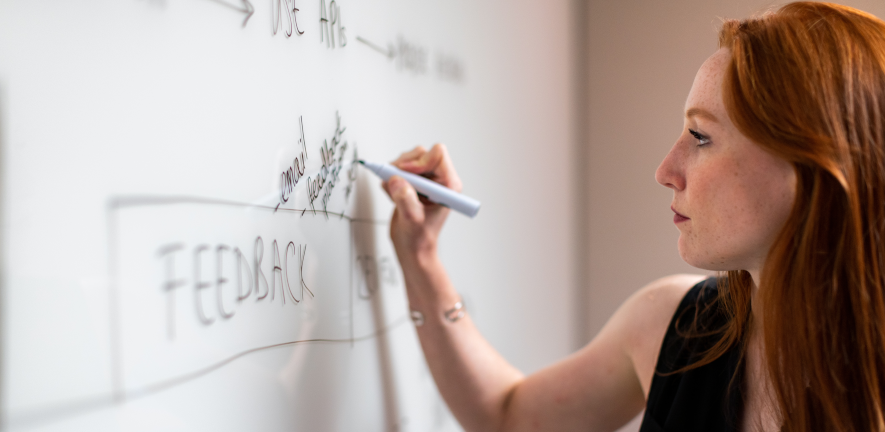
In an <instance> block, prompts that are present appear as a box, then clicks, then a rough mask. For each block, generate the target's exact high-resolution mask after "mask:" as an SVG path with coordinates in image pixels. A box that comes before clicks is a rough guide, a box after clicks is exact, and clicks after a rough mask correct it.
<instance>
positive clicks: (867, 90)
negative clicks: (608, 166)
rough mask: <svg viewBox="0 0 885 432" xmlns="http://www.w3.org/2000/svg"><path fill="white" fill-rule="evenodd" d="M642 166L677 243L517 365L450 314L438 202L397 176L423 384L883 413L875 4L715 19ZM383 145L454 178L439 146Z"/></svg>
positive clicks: (766, 415) (486, 413)
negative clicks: (525, 371) (668, 206)
mask: <svg viewBox="0 0 885 432" xmlns="http://www.w3.org/2000/svg"><path fill="white" fill-rule="evenodd" d="M719 40H720V49H719V50H718V51H717V52H716V53H714V54H713V55H712V56H711V57H710V58H709V59H708V60H707V61H706V62H705V63H704V64H703V66H701V68H700V70H699V71H698V74H697V76H696V78H695V81H694V84H693V85H692V88H691V91H690V93H689V95H688V99H687V101H686V106H685V121H684V128H683V133H682V135H681V136H680V137H679V138H678V140H677V141H676V143H675V145H674V146H673V148H672V149H671V150H670V152H669V154H668V155H667V156H666V158H665V159H664V161H663V162H662V163H661V165H660V167H659V168H658V170H657V172H656V179H657V181H658V182H659V183H660V184H662V185H664V186H666V187H668V188H670V189H672V190H673V202H672V210H673V212H674V214H675V215H674V223H675V224H676V226H677V228H678V229H679V231H680V237H679V252H680V255H681V256H682V258H683V259H684V260H685V261H686V262H688V263H689V264H691V265H694V266H696V267H699V268H703V269H708V270H716V271H722V272H727V273H724V275H723V276H722V277H720V278H718V279H712V280H707V281H702V280H701V279H702V278H700V277H696V276H686V275H681V276H672V277H668V278H664V279H661V280H658V281H655V282H652V283H651V284H649V285H648V286H646V287H644V288H642V289H641V290H640V291H639V292H637V293H636V294H635V295H633V296H632V297H631V298H630V299H628V300H627V301H626V302H625V303H624V304H623V305H622V306H621V307H620V309H619V310H618V311H617V312H616V313H615V314H614V316H612V317H611V319H610V320H609V322H608V323H607V324H606V326H605V327H604V328H603V329H602V331H601V332H600V333H599V334H598V335H597V336H596V337H595V338H594V339H593V341H592V342H591V343H590V344H589V345H587V346H586V347H585V348H583V349H582V350H580V351H579V352H577V353H575V354H573V355H572V356H570V357H568V358H566V359H565V360H563V361H561V362H560V363H558V364H555V365H553V366H551V367H549V368H547V369H544V370H542V371H540V372H537V373H535V374H533V375H531V376H528V377H524V376H523V375H522V374H520V372H518V371H517V370H515V369H514V368H513V367H512V366H510V365H508V364H507V363H506V361H505V360H504V359H502V358H501V357H500V356H499V355H498V354H497V353H496V352H495V351H494V349H493V348H491V347H490V346H489V345H488V344H487V343H486V342H485V340H484V339H483V338H482V336H481V335H480V334H479V333H478V332H477V330H476V328H475V327H474V326H473V324H472V322H471V321H470V317H469V315H464V316H463V317H462V318H461V319H457V318H458V316H459V312H460V311H459V310H455V309H456V308H455V307H454V305H456V304H457V303H458V302H459V297H458V294H457V292H456V290H455V288H454V287H452V285H451V283H450V282H449V279H448V277H447V276H446V273H445V271H444V269H443V267H442V265H441V264H440V262H439V259H438V257H437V255H436V241H437V236H438V234H439V231H440V228H441V227H442V225H443V222H444V221H445V218H446V215H447V214H448V210H447V209H445V208H442V207H440V206H437V205H433V204H430V203H426V202H421V201H419V199H418V198H417V197H416V194H415V191H414V190H413V189H412V188H411V187H410V186H409V185H408V184H407V183H406V182H405V181H403V180H402V179H399V178H392V179H391V180H390V181H389V182H387V183H386V184H385V185H384V187H385V189H386V190H387V192H388V194H389V195H390V197H391V198H392V199H393V201H394V202H395V204H396V210H395V212H394V216H393V220H392V222H391V237H392V239H393V242H394V245H395V247H396V250H397V254H398V256H399V259H400V263H401V265H402V268H403V272H404V276H405V280H406V287H407V292H408V297H409V302H410V306H411V308H412V309H413V310H415V311H417V312H418V313H417V314H416V315H418V316H423V318H424V319H423V321H424V322H423V325H420V326H418V327H417V331H418V335H419V337H420V339H421V345H422V347H423V349H424V352H425V355H426V358H427V362H428V364H429V366H430V369H431V371H432V373H433V376H434V378H435V379H436V382H437V385H438V387H439V389H440V392H441V393H442V395H443V397H444V398H445V400H446V402H447V403H448V405H449V407H450V408H451V410H452V412H453V413H454V414H455V416H456V417H457V418H458V420H459V421H460V422H461V424H462V425H463V426H464V428H465V429H467V430H470V431H474V430H475V431H495V430H538V431H541V430H543V431H554V430H582V431H585V430H613V429H616V428H618V427H619V426H620V425H622V424H623V423H625V422H626V421H628V420H629V419H630V418H631V417H633V416H634V415H636V413H638V412H639V411H640V410H642V409H643V407H645V408H646V414H645V418H644V419H643V424H642V430H643V431H660V430H669V431H690V430H698V431H711V430H742V431H756V430H761V431H774V430H786V431H808V430H827V431H829V430H833V431H873V430H878V431H883V430H885V412H883V411H885V410H883V403H885V242H883V240H885V239H883V235H885V23H883V22H882V21H880V20H878V19H876V18H875V17H873V16H871V15H868V14H865V13H863V12H860V11H857V10H854V9H850V8H847V7H843V6H838V5H831V4H823V3H804V2H801V3H792V4H789V5H786V6H784V7H782V8H781V9H780V10H778V11H777V12H774V13H770V14H766V15H764V16H762V17H760V18H754V19H749V20H745V21H740V22H738V21H726V22H725V23H724V25H723V28H722V30H721V31H720V35H719ZM395 164H396V165H397V166H399V167H400V168H402V169H405V170H408V171H412V172H418V173H430V174H431V175H432V177H433V178H434V179H435V180H436V181H438V182H440V183H442V184H444V185H447V186H449V187H451V188H453V189H456V190H460V187H461V183H460V180H459V179H458V176H457V174H456V173H455V170H454V168H453V167H452V163H451V161H450V160H449V157H448V155H447V154H446V150H445V148H444V147H442V146H440V145H437V146H434V147H433V148H432V149H431V150H430V151H425V150H424V149H422V148H417V149H415V150H413V151H411V152H408V153H406V154H403V155H402V156H401V157H400V158H399V159H398V160H397V161H396V162H395Z"/></svg>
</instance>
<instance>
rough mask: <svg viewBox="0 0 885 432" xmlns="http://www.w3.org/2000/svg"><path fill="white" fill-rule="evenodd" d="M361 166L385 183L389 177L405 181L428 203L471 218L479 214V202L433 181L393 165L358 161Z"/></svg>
mask: <svg viewBox="0 0 885 432" xmlns="http://www.w3.org/2000/svg"><path fill="white" fill-rule="evenodd" d="M359 162H360V163H361V164H362V165H363V166H365V167H366V168H368V169H369V171H372V172H373V173H375V174H376V175H378V177H381V179H382V180H384V181H387V179H389V178H390V177H391V176H400V177H402V178H403V179H404V180H405V181H407V182H408V183H409V184H410V185H412V187H413V188H415V190H416V191H418V193H419V194H421V195H424V196H425V197H427V199H429V200H430V201H433V202H435V203H437V204H440V205H444V206H446V207H448V208H450V209H452V210H455V211H457V212H460V213H463V214H465V215H467V216H470V217H471V218H472V217H474V216H476V213H478V212H479V206H480V203H479V201H477V200H475V199H473V198H470V197H469V196H466V195H462V194H459V193H458V192H455V191H453V190H451V189H449V188H447V187H445V186H443V185H441V184H439V183H437V182H435V181H433V180H430V179H427V178H424V177H421V176H419V175H417V174H412V173H410V172H406V171H403V170H401V169H399V168H396V167H394V166H393V165H388V164H375V163H371V162H366V161H362V160H361V161H359Z"/></svg>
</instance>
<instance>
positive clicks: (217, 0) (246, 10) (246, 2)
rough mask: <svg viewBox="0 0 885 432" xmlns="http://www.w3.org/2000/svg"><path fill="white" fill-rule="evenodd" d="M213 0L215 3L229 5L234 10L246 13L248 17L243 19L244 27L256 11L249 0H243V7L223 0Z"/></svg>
mask: <svg viewBox="0 0 885 432" xmlns="http://www.w3.org/2000/svg"><path fill="white" fill-rule="evenodd" d="M212 1H214V2H215V3H218V4H220V5H222V6H227V7H229V8H231V9H233V10H236V11H238V12H242V13H244V14H246V18H245V19H244V20H243V27H246V23H247V22H248V21H249V18H251V17H252V14H253V13H255V8H254V7H252V3H249V0H242V2H243V7H238V6H234V5H232V4H230V3H227V2H225V1H222V0H212Z"/></svg>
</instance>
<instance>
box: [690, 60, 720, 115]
mask: <svg viewBox="0 0 885 432" xmlns="http://www.w3.org/2000/svg"><path fill="white" fill-rule="evenodd" d="M730 60H731V51H729V50H728V49H726V48H720V49H719V51H716V52H715V53H714V54H713V55H712V56H710V57H709V58H708V59H707V61H705V62H704V64H703V65H701V68H700V69H699V70H698V73H697V75H695V77H694V83H693V84H692V86H691V91H689V93H688V99H687V100H686V101H685V109H686V111H688V110H689V109H692V108H702V109H704V110H707V111H710V112H711V113H712V114H714V115H715V116H716V117H718V118H722V117H721V115H723V114H725V103H724V102H723V101H722V80H723V79H724V77H725V68H726V66H728V63H729V61H730Z"/></svg>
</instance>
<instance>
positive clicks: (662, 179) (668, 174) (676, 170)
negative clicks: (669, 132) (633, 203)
mask: <svg viewBox="0 0 885 432" xmlns="http://www.w3.org/2000/svg"><path fill="white" fill-rule="evenodd" d="M681 153H682V151H681V149H680V143H679V141H676V143H675V144H673V148H671V149H670V152H669V153H667V156H664V160H663V161H661V164H660V165H659V166H658V169H657V170H656V171H655V180H656V181H657V182H658V183H659V184H660V185H661V186H664V187H668V188H670V189H673V190H674V191H681V190H683V189H685V172H684V170H683V163H682V162H683V160H682V159H683V158H682V155H681Z"/></svg>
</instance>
